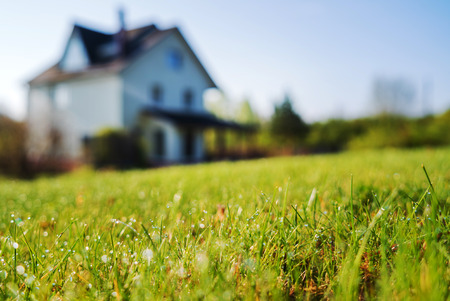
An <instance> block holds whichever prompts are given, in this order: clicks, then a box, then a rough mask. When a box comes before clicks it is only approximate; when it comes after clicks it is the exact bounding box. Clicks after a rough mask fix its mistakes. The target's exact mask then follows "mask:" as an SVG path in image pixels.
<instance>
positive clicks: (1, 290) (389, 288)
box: [0, 148, 450, 300]
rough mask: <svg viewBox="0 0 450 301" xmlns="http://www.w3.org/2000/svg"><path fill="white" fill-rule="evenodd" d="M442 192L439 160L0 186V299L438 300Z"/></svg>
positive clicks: (304, 163)
mask: <svg viewBox="0 0 450 301" xmlns="http://www.w3.org/2000/svg"><path fill="white" fill-rule="evenodd" d="M422 163H423V164H424V166H425V168H426V171H427V172H426V171H425V170H424V168H422ZM449 184H450V149H449V148H447V149H437V150H429V149H426V150H425V149H424V150H411V151H399V150H385V151H367V152H348V153H343V154H338V155H323V156H305V157H294V158H273V159H262V160H256V161H247V162H236V163H228V162H224V163H215V164H205V165H197V166H181V167H170V168H161V169H154V170H146V171H130V172H125V173H120V172H112V171H108V172H94V171H89V170H81V171H78V172H75V173H73V174H69V175H64V176H60V177H53V178H40V179H36V180H34V181H28V182H27V181H13V180H5V179H3V180H1V181H0V252H1V253H0V299H8V298H11V299H18V300H19V299H31V300H33V299H35V300H44V299H50V298H55V300H57V299H64V300H66V299H67V300H70V299H96V300H116V299H119V300H126V299H131V300H144V299H154V298H157V299H161V298H167V299H183V300H184V299H203V298H206V299H207V300H234V299H249V300H255V299H287V298H310V299H321V298H330V299H339V300H341V299H346V300H351V299H353V300H356V299H358V298H361V299H385V300H386V299H394V300H409V299H413V300H414V299H424V300H425V299H426V300H448V299H449V298H450V293H449V290H450V267H449V263H450V255H449V246H450V244H449V239H450V235H449V234H450V226H449V222H450V218H449V208H450V187H449Z"/></svg>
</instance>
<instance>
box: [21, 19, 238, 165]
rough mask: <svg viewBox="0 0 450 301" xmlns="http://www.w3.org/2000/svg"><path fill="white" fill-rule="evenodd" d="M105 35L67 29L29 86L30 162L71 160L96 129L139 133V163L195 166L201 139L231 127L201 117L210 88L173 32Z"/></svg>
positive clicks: (76, 27) (143, 29)
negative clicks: (60, 47) (142, 148)
mask: <svg viewBox="0 0 450 301" xmlns="http://www.w3.org/2000/svg"><path fill="white" fill-rule="evenodd" d="M123 19H124V18H123V14H120V20H121V28H120V30H119V31H118V32H117V33H113V34H108V33H104V32H100V31H97V30H94V29H91V28H87V27H84V26H81V25H78V24H76V25H74V27H73V30H72V33H71V34H70V37H69V39H68V41H67V44H66V46H65V50H64V52H63V55H62V57H61V58H60V60H59V61H58V62H57V63H56V64H55V65H53V66H51V67H50V68H49V69H47V70H45V71H44V72H42V73H41V74H39V75H38V76H36V77H35V78H33V79H32V80H30V81H29V97H28V123H29V134H30V138H29V152H30V156H31V157H35V158H36V157H42V156H47V155H53V156H57V157H63V158H66V159H79V158H80V156H81V154H82V151H81V150H82V143H83V142H82V141H83V139H85V138H88V137H92V136H93V135H94V134H96V133H97V132H98V131H99V130H100V129H102V128H107V127H109V128H123V129H126V130H129V131H131V130H133V129H136V128H139V129H140V132H141V133H142V135H143V138H144V140H145V141H146V142H147V143H146V145H147V147H146V152H147V159H148V160H149V161H153V162H160V163H179V162H192V161H201V160H203V159H204V157H205V151H204V139H203V131H204V129H205V128H208V127H218V128H224V127H225V128H226V127H233V126H234V124H232V123H230V122H226V121H223V120H220V119H218V118H216V117H215V116H214V115H212V114H211V113H209V112H207V111H206V109H205V107H204V103H203V93H204V91H205V90H206V89H208V88H216V84H215V83H214V81H213V80H212V79H211V77H210V75H209V74H208V72H207V71H206V69H205V68H204V66H203V65H202V64H201V62H200V60H199V59H198V57H197V56H196V55H195V53H194V51H193V50H192V48H191V47H190V46H189V44H188V43H187V41H186V40H185V39H184V37H183V35H182V34H181V32H180V30H179V29H178V28H176V27H174V28H169V29H160V28H158V27H157V26H155V25H153V24H151V25H148V26H144V27H140V28H136V29H131V30H128V29H126V28H125V24H124V21H123Z"/></svg>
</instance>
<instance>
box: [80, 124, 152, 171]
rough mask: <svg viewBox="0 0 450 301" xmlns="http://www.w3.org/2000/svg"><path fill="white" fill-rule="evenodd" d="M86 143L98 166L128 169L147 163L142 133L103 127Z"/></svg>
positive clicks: (94, 162)
mask: <svg viewBox="0 0 450 301" xmlns="http://www.w3.org/2000/svg"><path fill="white" fill-rule="evenodd" d="M85 144H86V146H87V148H88V149H89V151H90V153H91V155H92V161H93V162H92V163H93V164H94V166H95V167H96V168H103V167H114V168H120V169H128V168H134V167H143V166H145V165H146V161H145V155H144V154H145V151H144V146H143V143H142V139H141V135H140V134H139V133H137V132H133V133H129V132H127V131H125V130H121V129H103V130H101V131H99V132H98V133H97V134H96V135H95V136H94V137H93V138H91V139H86V140H85Z"/></svg>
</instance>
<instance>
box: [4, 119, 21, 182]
mask: <svg viewBox="0 0 450 301" xmlns="http://www.w3.org/2000/svg"><path fill="white" fill-rule="evenodd" d="M25 137H26V131H25V125H24V124H23V123H21V122H17V121H14V120H12V119H10V118H8V117H6V116H3V115H0V173H2V174H6V175H12V176H23V175H25V173H26V156H25Z"/></svg>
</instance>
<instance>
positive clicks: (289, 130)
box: [270, 95, 309, 146]
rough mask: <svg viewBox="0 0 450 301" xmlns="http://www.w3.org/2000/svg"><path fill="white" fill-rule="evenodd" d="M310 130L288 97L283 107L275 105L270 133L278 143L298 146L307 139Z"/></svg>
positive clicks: (285, 98)
mask: <svg viewBox="0 0 450 301" xmlns="http://www.w3.org/2000/svg"><path fill="white" fill-rule="evenodd" d="M308 130H309V127H308V125H307V124H306V123H305V122H304V121H303V120H302V118H301V117H300V115H298V114H297V113H296V112H295V111H294V109H293V108H292V103H291V99H290V97H289V96H288V95H286V96H285V97H284V101H283V103H282V104H281V105H278V106H277V105H275V112H274V114H273V115H272V117H271V120H270V132H271V134H272V135H273V136H274V138H275V139H276V140H278V142H281V143H282V144H288V145H291V146H296V145H298V144H299V143H300V142H301V141H302V140H303V139H304V138H305V137H306V135H307V134H308Z"/></svg>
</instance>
